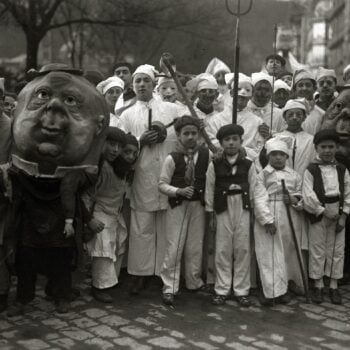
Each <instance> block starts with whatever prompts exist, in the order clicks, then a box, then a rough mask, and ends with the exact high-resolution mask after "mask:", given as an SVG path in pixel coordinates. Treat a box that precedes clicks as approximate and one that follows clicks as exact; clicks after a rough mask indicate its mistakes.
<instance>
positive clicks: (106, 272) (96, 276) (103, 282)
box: [91, 255, 124, 289]
mask: <svg viewBox="0 0 350 350" xmlns="http://www.w3.org/2000/svg"><path fill="white" fill-rule="evenodd" d="M123 257H124V256H123V255H119V256H118V257H117V260H116V261H113V260H112V259H109V258H102V257H93V258H92V268H91V275H92V285H93V287H95V288H99V289H105V288H110V287H113V286H115V285H116V284H117V283H118V277H119V273H120V267H121V263H122V261H123Z"/></svg>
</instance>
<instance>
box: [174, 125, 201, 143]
mask: <svg viewBox="0 0 350 350" xmlns="http://www.w3.org/2000/svg"><path fill="white" fill-rule="evenodd" d="M198 137H199V132H198V128H197V127H196V126H194V125H185V126H184V127H183V128H182V129H181V130H180V132H179V133H177V139H178V140H179V142H180V143H181V144H182V145H183V146H184V147H185V148H186V149H193V148H195V147H196V145H197V141H198Z"/></svg>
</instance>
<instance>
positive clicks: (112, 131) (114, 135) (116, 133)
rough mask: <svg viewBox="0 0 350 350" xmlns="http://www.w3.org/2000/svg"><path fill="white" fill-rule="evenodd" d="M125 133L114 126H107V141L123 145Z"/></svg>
mask: <svg viewBox="0 0 350 350" xmlns="http://www.w3.org/2000/svg"><path fill="white" fill-rule="evenodd" d="M125 136H126V135H125V132H124V131H123V130H122V129H119V128H116V127H115V126H109V127H108V131H107V140H111V141H115V142H118V143H121V144H123V145H124V144H125Z"/></svg>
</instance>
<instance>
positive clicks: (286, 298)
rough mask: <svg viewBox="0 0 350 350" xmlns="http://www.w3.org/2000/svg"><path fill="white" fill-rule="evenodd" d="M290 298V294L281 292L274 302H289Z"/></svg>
mask: <svg viewBox="0 0 350 350" xmlns="http://www.w3.org/2000/svg"><path fill="white" fill-rule="evenodd" d="M291 300H292V298H291V296H290V294H289V293H288V292H287V293H286V294H283V295H281V296H279V297H278V298H276V300H275V301H276V303H277V304H289V303H290V302H291Z"/></svg>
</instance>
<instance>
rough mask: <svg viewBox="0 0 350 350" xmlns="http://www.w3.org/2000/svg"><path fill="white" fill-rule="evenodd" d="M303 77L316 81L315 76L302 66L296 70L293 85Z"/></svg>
mask: <svg viewBox="0 0 350 350" xmlns="http://www.w3.org/2000/svg"><path fill="white" fill-rule="evenodd" d="M303 79H310V80H313V81H316V80H315V76H314V75H313V74H312V73H311V72H310V71H308V70H306V69H304V68H302V69H299V70H296V71H295V72H294V75H293V83H292V86H293V87H294V86H295V85H296V83H298V82H299V81H300V80H303Z"/></svg>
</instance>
